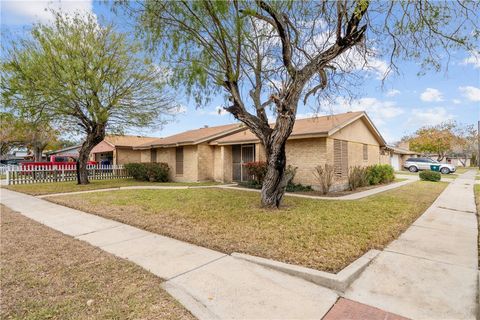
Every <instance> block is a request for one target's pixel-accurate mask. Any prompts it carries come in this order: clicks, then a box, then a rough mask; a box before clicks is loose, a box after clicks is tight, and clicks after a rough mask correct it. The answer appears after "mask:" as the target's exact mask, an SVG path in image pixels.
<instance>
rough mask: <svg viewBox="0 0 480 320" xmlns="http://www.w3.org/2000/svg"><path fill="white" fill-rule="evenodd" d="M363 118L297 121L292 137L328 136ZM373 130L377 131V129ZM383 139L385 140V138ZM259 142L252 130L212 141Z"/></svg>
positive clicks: (346, 116)
mask: <svg viewBox="0 0 480 320" xmlns="http://www.w3.org/2000/svg"><path fill="white" fill-rule="evenodd" d="M362 116H365V117H366V114H365V112H363V111H358V112H347V113H340V114H335V115H327V116H321V117H313V118H307V119H297V120H296V121H295V125H294V126H293V130H292V134H291V135H290V137H291V138H296V137H298V138H301V137H305V136H328V135H331V134H333V133H334V132H336V131H337V130H339V129H341V128H343V127H344V126H346V125H347V124H349V123H351V122H353V121H355V120H356V119H359V118H360V117H362ZM367 119H368V117H367ZM369 121H370V120H369ZM372 127H373V124H372ZM373 128H374V129H375V127H373ZM375 130H376V129H375ZM380 138H381V137H380ZM381 139H382V140H383V138H381ZM257 141H259V139H258V138H257V136H256V135H255V134H253V133H252V132H251V131H250V130H245V131H243V132H239V133H236V134H232V135H229V136H226V137H224V138H221V139H217V140H215V141H212V142H211V144H235V143H246V142H257Z"/></svg>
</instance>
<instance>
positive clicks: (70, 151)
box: [47, 144, 82, 158]
mask: <svg viewBox="0 0 480 320" xmlns="http://www.w3.org/2000/svg"><path fill="white" fill-rule="evenodd" d="M81 147H82V145H80V144H79V145H76V146H71V147H67V148H63V149H59V150H54V151H49V152H47V158H49V157H50V156H53V155H55V156H68V157H74V158H78V153H79V152H80V148H81Z"/></svg>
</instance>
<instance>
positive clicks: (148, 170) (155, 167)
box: [125, 162, 170, 182]
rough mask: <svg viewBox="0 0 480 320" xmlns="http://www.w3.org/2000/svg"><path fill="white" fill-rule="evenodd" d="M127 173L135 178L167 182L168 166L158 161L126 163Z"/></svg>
mask: <svg viewBox="0 0 480 320" xmlns="http://www.w3.org/2000/svg"><path fill="white" fill-rule="evenodd" d="M125 169H126V170H127V173H128V175H130V176H132V177H133V179H135V180H140V181H151V182H168V180H169V179H168V172H169V171H170V168H169V167H168V164H166V163H164V162H159V163H127V164H126V165H125Z"/></svg>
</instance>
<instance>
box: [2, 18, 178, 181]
mask: <svg viewBox="0 0 480 320" xmlns="http://www.w3.org/2000/svg"><path fill="white" fill-rule="evenodd" d="M10 45H11V48H10V49H9V50H8V51H7V58H6V59H5V60H4V63H3V65H2V97H3V102H4V104H5V106H6V107H10V108H14V109H17V110H18V109H20V110H29V112H31V113H32V114H35V115H38V114H41V115H42V116H44V117H48V119H49V121H50V123H51V125H52V126H63V127H66V128H69V130H71V131H73V130H78V131H79V132H80V133H83V134H84V135H85V140H84V142H83V145H82V148H81V150H80V156H79V166H78V167H79V169H80V172H79V183H88V176H87V173H86V164H87V161H88V156H89V153H90V151H91V149H92V148H93V147H94V146H95V145H96V144H98V143H99V142H100V141H102V140H103V138H104V136H105V132H106V131H107V130H108V131H122V130H125V129H127V128H135V127H145V126H151V125H161V124H162V122H163V121H164V120H165V119H166V118H165V116H166V115H168V114H170V112H171V111H172V110H173V108H174V107H175V105H174V103H173V99H172V98H171V97H170V96H169V95H167V94H166V93H165V90H164V76H163V73H162V70H161V69H160V68H159V67H158V65H156V64H153V63H151V61H149V60H148V59H146V58H145V57H144V56H143V54H142V51H141V49H142V48H141V46H140V45H138V43H136V42H134V41H132V39H130V38H129V36H128V35H127V34H123V33H119V32H117V31H115V26H114V25H112V24H106V25H101V24H99V23H98V22H97V19H96V17H95V16H94V15H90V14H86V15H80V14H76V15H73V16H72V15H70V16H67V15H64V14H61V13H55V21H54V23H53V24H37V25H35V26H34V28H33V29H32V31H31V34H30V36H29V37H26V38H24V39H22V40H20V41H18V42H17V43H12V44H10Z"/></svg>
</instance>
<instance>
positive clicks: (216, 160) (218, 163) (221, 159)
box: [213, 146, 232, 183]
mask: <svg viewBox="0 0 480 320" xmlns="http://www.w3.org/2000/svg"><path fill="white" fill-rule="evenodd" d="M213 180H214V181H218V182H224V183H230V182H232V147H231V146H215V148H214V157H213Z"/></svg>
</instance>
